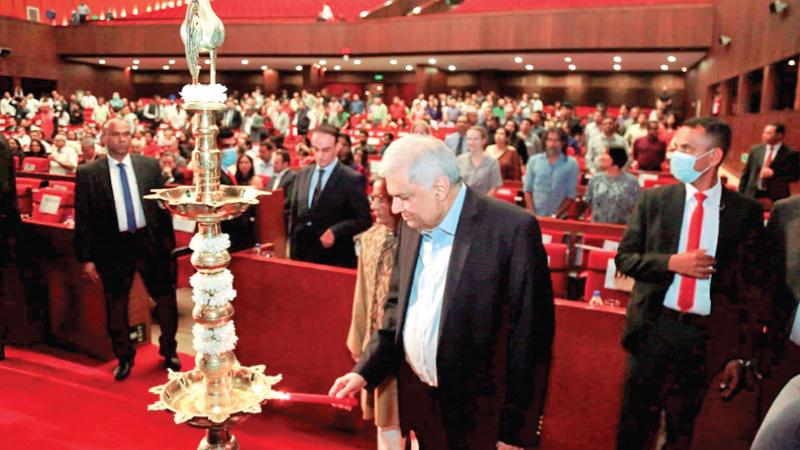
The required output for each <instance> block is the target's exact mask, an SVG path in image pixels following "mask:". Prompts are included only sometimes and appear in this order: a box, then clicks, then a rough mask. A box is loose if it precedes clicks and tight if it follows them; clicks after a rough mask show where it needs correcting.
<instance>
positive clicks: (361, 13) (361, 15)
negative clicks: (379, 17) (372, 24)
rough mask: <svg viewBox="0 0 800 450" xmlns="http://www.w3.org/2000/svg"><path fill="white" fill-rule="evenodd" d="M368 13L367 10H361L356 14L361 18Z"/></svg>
mask: <svg viewBox="0 0 800 450" xmlns="http://www.w3.org/2000/svg"><path fill="white" fill-rule="evenodd" d="M368 15H369V11H361V12H360V13H359V14H358V17H361V18H362V19H363V18H364V17H367V16H368Z"/></svg>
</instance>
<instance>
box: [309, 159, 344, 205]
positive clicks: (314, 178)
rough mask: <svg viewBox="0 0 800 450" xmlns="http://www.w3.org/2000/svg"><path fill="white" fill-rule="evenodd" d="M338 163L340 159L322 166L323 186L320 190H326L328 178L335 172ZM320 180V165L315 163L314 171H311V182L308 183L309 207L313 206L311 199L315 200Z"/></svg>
mask: <svg viewBox="0 0 800 450" xmlns="http://www.w3.org/2000/svg"><path fill="white" fill-rule="evenodd" d="M336 164H339V162H338V161H334V162H332V163H330V164H328V166H327V167H323V168H322V188H320V192H322V191H323V190H325V185H326V184H328V180H329V179H330V178H331V174H332V173H333V168H334V167H336ZM318 182H319V166H317V165H316V164H314V171H313V172H311V183H310V184H309V185H308V207H309V208H311V201H312V200H314V189H316V188H317V183H318Z"/></svg>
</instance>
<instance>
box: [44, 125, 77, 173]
mask: <svg viewBox="0 0 800 450" xmlns="http://www.w3.org/2000/svg"><path fill="white" fill-rule="evenodd" d="M48 158H49V159H50V173H52V174H56V175H68V174H73V173H75V169H77V168H78V152H76V151H75V149H73V148H72V147H69V146H67V137H66V136H65V135H63V134H57V135H56V137H55V139H53V151H52V152H50V155H48Z"/></svg>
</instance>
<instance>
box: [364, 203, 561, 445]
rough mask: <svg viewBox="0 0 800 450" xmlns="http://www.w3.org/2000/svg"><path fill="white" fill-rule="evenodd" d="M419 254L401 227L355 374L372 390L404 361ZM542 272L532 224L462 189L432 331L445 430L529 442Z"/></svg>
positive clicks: (543, 302)
mask: <svg viewBox="0 0 800 450" xmlns="http://www.w3.org/2000/svg"><path fill="white" fill-rule="evenodd" d="M419 248H420V235H419V233H418V232H417V231H416V230H413V229H411V228H409V227H408V226H406V225H405V224H403V225H401V227H400V230H399V243H398V250H397V255H396V258H395V259H396V260H395V264H394V270H393V271H392V278H391V284H390V289H389V294H388V297H387V300H386V306H385V312H384V319H383V324H382V327H381V329H380V330H379V331H378V332H376V333H375V334H374V335H373V336H372V337H371V340H370V342H369V345H368V346H367V348H366V350H365V352H364V354H363V356H362V357H361V359H360V360H359V362H358V364H357V365H356V367H355V369H354V371H355V372H358V373H360V374H361V375H362V376H363V377H364V378H365V379H366V380H367V382H368V383H369V385H370V386H377V385H378V384H380V383H381V381H382V380H383V379H384V378H385V377H387V376H389V375H396V374H397V373H398V370H399V367H400V365H401V364H403V361H404V360H405V351H404V349H403V327H404V325H405V318H406V312H407V307H408V299H409V294H410V291H411V286H412V283H413V280H414V271H415V269H416V263H417V257H418V254H419ZM549 272H550V271H549V269H548V266H547V255H546V253H545V251H544V247H543V245H542V239H541V233H540V230H539V224H538V222H537V221H536V219H535V218H534V217H533V216H532V215H529V214H527V213H526V212H524V211H523V210H521V209H519V208H517V207H515V206H512V205H508V204H506V203H503V202H500V201H498V200H494V199H490V198H488V197H486V196H484V195H482V194H478V193H476V192H474V191H472V190H471V189H467V195H466V198H465V200H464V206H463V209H462V211H461V217H460V218H459V221H458V228H457V231H456V236H455V240H454V242H453V248H452V254H451V256H450V265H449V267H448V271H447V281H446V285H445V292H444V299H443V305H442V314H441V322H440V324H439V327H440V328H439V347H438V353H437V360H436V365H437V373H438V378H439V390H440V393H441V397H440V398H441V403H442V411H443V414H447V415H449V416H450V417H452V418H454V421H455V422H456V423H455V424H454V423H452V422H450V423H448V420H447V419H446V418H445V427H449V426H459V422H460V423H461V426H462V427H467V429H469V428H471V424H475V423H484V424H486V423H487V422H491V426H492V427H493V428H492V429H493V430H496V433H497V439H499V440H501V441H503V442H505V443H507V444H514V445H532V444H534V443H535V442H536V440H537V437H536V431H537V429H538V418H539V415H540V414H541V408H542V405H543V402H544V392H545V389H546V385H547V372H548V367H549V362H550V352H551V344H552V340H553V332H554V307H553V289H552V286H551V284H550V275H549ZM398 381H399V384H398V386H399V396H400V404H401V407H400V415H401V417H400V421H401V425H402V424H404V423H407V421H408V420H409V418H410V417H413V416H414V415H415V414H417V412H415V411H414V405H413V404H412V405H406V404H404V402H403V398H404V392H406V391H405V389H406V382H405V381H404V380H403V379H402V378H401V379H399V380H398ZM476 404H481V405H483V406H484V407H482V408H477V407H474V406H475V405H476ZM492 444H493V442H492Z"/></svg>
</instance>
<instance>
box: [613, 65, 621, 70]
mask: <svg viewBox="0 0 800 450" xmlns="http://www.w3.org/2000/svg"><path fill="white" fill-rule="evenodd" d="M613 67H614V70H616V71H620V70H622V64H614V66H613Z"/></svg>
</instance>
